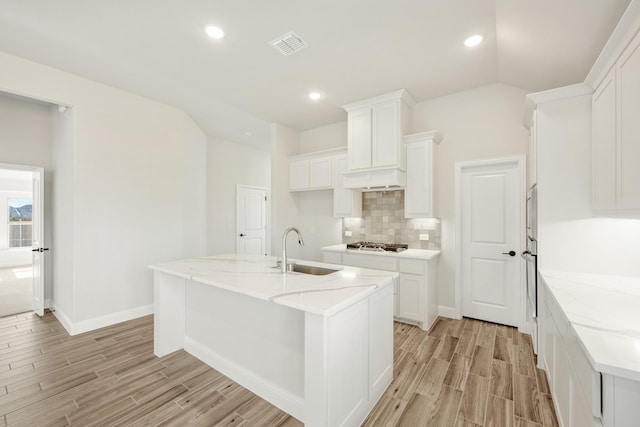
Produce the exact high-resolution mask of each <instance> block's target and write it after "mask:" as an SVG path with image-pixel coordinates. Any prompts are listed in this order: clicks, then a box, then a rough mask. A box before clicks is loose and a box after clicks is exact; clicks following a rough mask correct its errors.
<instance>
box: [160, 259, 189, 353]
mask: <svg viewBox="0 0 640 427" xmlns="http://www.w3.org/2000/svg"><path fill="white" fill-rule="evenodd" d="M185 282H186V279H184V278H181V277H178V276H174V275H172V274H167V273H162V272H160V271H157V270H156V271H154V272H153V328H154V330H153V352H154V353H155V355H156V356H158V357H162V356H165V355H167V354H169V353H173V352H174V351H176V350H180V349H182V348H184V332H185V329H184V322H185V315H184V310H185V305H184V296H185Z"/></svg>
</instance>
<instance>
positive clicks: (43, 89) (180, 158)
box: [0, 53, 205, 332]
mask: <svg viewBox="0 0 640 427" xmlns="http://www.w3.org/2000/svg"><path fill="white" fill-rule="evenodd" d="M0 70H2V73H1V74H0V90H4V91H7V92H11V93H17V94H21V95H24V96H27V97H31V98H35V99H43V100H47V101H51V102H53V103H61V104H65V105H70V106H72V107H73V108H72V109H71V111H68V112H67V113H71V114H72V115H75V123H72V124H71V125H72V126H74V128H73V129H69V128H68V127H67V126H66V125H65V124H61V125H60V126H59V127H58V128H59V130H60V132H61V133H62V134H64V135H66V136H67V137H73V138H74V141H64V142H63V143H62V146H63V147H62V148H61V149H62V150H64V153H55V154H54V155H53V157H54V158H56V159H57V160H56V163H57V164H63V163H64V164H65V165H66V166H68V167H72V168H73V173H69V172H68V171H65V174H66V176H65V177H64V178H62V179H63V180H64V179H65V178H66V179H67V180H68V181H67V183H66V184H67V185H68V186H67V187H61V186H58V185H55V184H54V185H55V193H56V194H57V196H58V197H62V199H66V200H73V204H72V205H71V206H67V205H60V204H58V205H57V207H58V209H57V211H56V215H60V216H62V217H63V218H64V217H69V216H72V218H73V219H72V221H73V223H72V224H64V225H62V227H61V228H60V230H59V231H63V230H64V229H65V228H67V227H68V226H71V227H72V228H73V230H72V232H71V236H70V238H69V239H68V241H67V242H66V243H67V244H65V245H63V246H61V247H60V248H58V247H57V246H54V248H53V250H55V251H62V252H64V253H60V254H59V256H58V257H57V258H54V263H55V265H54V270H55V269H58V268H61V269H62V270H64V271H65V275H66V278H67V279H69V280H70V281H69V282H66V281H65V282H63V283H56V285H55V287H56V292H55V294H54V298H55V304H56V307H57V308H58V312H57V313H56V314H57V315H59V316H60V317H61V318H64V321H65V322H66V324H67V325H66V326H67V327H71V329H73V330H74V331H75V332H78V331H80V330H85V329H90V328H94V327H97V326H101V325H104V324H109V323H113V322H115V321H120V320H122V319H124V318H127V317H135V316H137V315H140V314H144V313H148V312H150V310H151V304H152V301H153V295H152V278H153V275H152V273H151V271H150V270H149V269H148V267H147V265H148V264H151V263H154V262H159V261H166V260H173V259H180V258H183V257H184V255H185V254H186V253H198V252H200V250H201V248H202V242H191V241H185V234H184V233H185V224H186V223H187V222H188V218H186V216H185V210H184V209H183V206H182V204H183V202H184V201H185V199H186V197H187V196H186V195H185V192H186V189H187V188H188V185H189V180H190V178H189V176H188V175H187V174H186V173H185V168H186V167H187V165H191V166H192V167H197V168H203V167H204V164H202V163H199V164H194V162H192V161H189V159H190V158H191V157H190V155H189V153H190V148H189V147H190V146H191V147H192V148H193V144H190V143H189V140H190V138H192V136H189V135H191V132H187V130H186V129H187V127H188V126H192V124H187V121H188V120H190V119H189V118H188V117H187V116H186V115H185V113H184V112H182V111H180V110H177V109H175V108H172V107H169V106H166V105H163V104H160V103H158V102H154V101H150V100H148V99H145V98H142V97H139V96H135V95H132V94H130V93H127V92H124V91H121V90H118V89H114V88H111V87H108V86H105V85H102V84H99V83H96V82H92V81H90V80H86V79H83V78H81V77H78V76H74V75H71V74H68V73H64V72H61V71H58V70H55V69H52V68H49V67H45V66H42V65H40V64H36V63H34V62H30V61H26V60H23V59H21V58H18V57H15V56H12V55H8V54H5V53H0ZM67 113H65V114H67ZM188 133H189V135H187V134H188ZM60 138H62V137H61V136H56V137H55V139H56V142H59V141H58V139H60ZM192 142H193V141H192ZM195 144H196V145H197V143H195ZM57 149H58V147H57V145H56V146H55V147H54V151H55V150H57ZM72 153H73V154H72ZM71 155H73V160H70V159H69V157H70V156H71ZM63 157H64V158H63ZM202 173H203V172H202V171H199V172H196V173H195V175H194V176H198V175H202ZM67 231H68V230H67ZM191 233H192V232H191ZM201 233H202V234H204V233H205V230H204V229H203V230H201ZM58 263H65V264H67V265H64V266H59V265H58ZM69 263H70V264H69ZM69 299H71V301H69ZM61 311H64V312H63V313H61ZM74 325H75V326H74Z"/></svg>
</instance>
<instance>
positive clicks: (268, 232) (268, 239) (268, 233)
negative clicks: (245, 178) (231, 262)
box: [235, 184, 271, 255]
mask: <svg viewBox="0 0 640 427" xmlns="http://www.w3.org/2000/svg"><path fill="white" fill-rule="evenodd" d="M241 188H242V189H247V190H264V192H265V194H266V195H267V201H266V203H265V209H266V215H267V218H266V221H265V227H266V232H265V250H266V252H267V255H271V193H270V192H269V189H268V188H267V187H259V186H257V185H243V184H236V234H235V240H236V251H237V248H238V243H237V242H238V236H239V235H240V231H241V230H239V229H238V224H239V223H240V222H239V221H238V214H239V212H238V195H239V194H240V191H239V190H240V189H241Z"/></svg>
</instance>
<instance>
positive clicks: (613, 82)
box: [592, 33, 640, 210]
mask: <svg viewBox="0 0 640 427" xmlns="http://www.w3.org/2000/svg"><path fill="white" fill-rule="evenodd" d="M639 117H640V33H638V34H636V36H635V37H634V38H633V40H632V41H631V43H630V44H629V45H628V46H627V47H626V48H625V49H624V50H623V51H622V53H621V54H620V56H619V57H618V58H617V60H616V61H615V64H614V65H613V66H612V67H611V69H610V70H609V72H608V73H607V74H606V75H605V76H604V78H603V79H602V81H601V82H599V84H598V86H597V87H596V90H595V91H594V94H593V99H592V132H593V133H592V135H593V138H592V144H593V158H592V174H593V180H592V182H593V184H592V206H593V208H594V209H595V210H628V209H634V210H635V209H640V167H638V165H640V143H639V142H638V141H640V120H639V119H638V118H639Z"/></svg>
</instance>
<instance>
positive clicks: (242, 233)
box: [236, 185, 268, 256]
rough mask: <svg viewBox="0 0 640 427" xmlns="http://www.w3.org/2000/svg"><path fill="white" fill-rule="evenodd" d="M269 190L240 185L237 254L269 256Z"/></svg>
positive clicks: (237, 195) (237, 196)
mask: <svg viewBox="0 0 640 427" xmlns="http://www.w3.org/2000/svg"><path fill="white" fill-rule="evenodd" d="M267 224H268V223H267V189H266V188H263V187H250V186H246V185H238V186H237V191H236V252H237V253H239V254H248V255H265V256H266V255H267V237H268V229H267Z"/></svg>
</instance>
